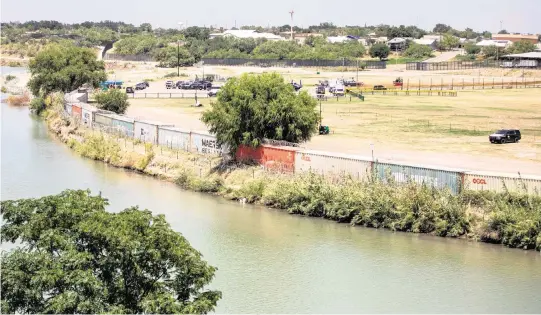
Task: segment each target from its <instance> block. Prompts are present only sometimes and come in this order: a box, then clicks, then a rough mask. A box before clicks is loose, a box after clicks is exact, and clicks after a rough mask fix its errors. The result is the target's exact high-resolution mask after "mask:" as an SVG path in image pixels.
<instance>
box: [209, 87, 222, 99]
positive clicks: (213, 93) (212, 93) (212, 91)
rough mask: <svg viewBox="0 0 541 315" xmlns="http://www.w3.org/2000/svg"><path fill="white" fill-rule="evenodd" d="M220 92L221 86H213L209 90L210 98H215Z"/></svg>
mask: <svg viewBox="0 0 541 315" xmlns="http://www.w3.org/2000/svg"><path fill="white" fill-rule="evenodd" d="M218 91H220V87H219V86H213V87H211V88H210V90H209V93H208V95H209V97H213V96H216V95H217V94H218Z"/></svg>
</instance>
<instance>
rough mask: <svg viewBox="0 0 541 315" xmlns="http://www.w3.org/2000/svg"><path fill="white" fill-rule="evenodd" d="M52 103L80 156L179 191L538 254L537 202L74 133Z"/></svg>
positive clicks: (540, 204) (53, 120) (51, 114)
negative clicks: (275, 169)
mask: <svg viewBox="0 0 541 315" xmlns="http://www.w3.org/2000/svg"><path fill="white" fill-rule="evenodd" d="M61 103H62V100H61V98H58V99H56V100H55V101H54V102H53V108H52V109H50V110H49V111H48V113H47V114H46V121H47V125H48V126H49V129H50V130H51V131H53V132H54V133H55V134H56V135H57V136H58V137H59V138H60V139H61V140H62V142H64V143H66V144H67V145H68V146H69V147H70V148H72V149H73V150H75V151H76V152H78V153H79V154H80V155H81V156H84V157H88V158H91V159H94V160H99V161H103V162H106V163H109V164H111V165H114V166H117V167H122V168H126V169H131V170H135V171H138V172H142V173H144V174H148V175H151V176H155V177H158V178H161V179H163V180H167V181H171V182H174V183H176V184H177V185H179V186H181V187H182V188H184V189H188V190H192V191H199V192H206V193H211V194H215V195H219V196H223V197H225V198H227V199H230V200H240V201H242V202H247V203H257V204H262V205H265V206H268V207H273V208H277V209H281V210H285V211H287V212H288V213H291V214H301V215H307V216H313V217H323V218H326V219H329V220H334V221H337V222H341V223H350V224H353V225H362V226H366V227H374V228H386V229H390V230H393V231H403V232H413V233H427V234H431V235H437V236H445V237H457V238H467V239H470V240H475V241H482V242H490V243H497V244H504V245H507V246H509V247H515V248H523V249H535V250H541V232H540V231H541V197H540V196H526V195H517V194H509V193H507V194H496V193H491V192H481V193H480V192H465V193H462V194H460V195H458V196H455V195H452V193H451V192H450V191H447V190H435V189H432V188H430V187H425V186H421V185H418V184H416V183H413V182H411V183H408V184H406V185H399V184H397V183H393V182H391V183H390V184H389V183H382V182H380V181H378V180H376V179H374V180H371V181H369V182H359V181H356V180H353V179H350V178H341V179H338V180H334V181H332V182H331V181H328V180H327V179H324V178H322V177H321V176H319V175H316V174H309V173H305V174H295V175H284V174H276V173H271V172H267V171H264V170H263V169H261V168H260V167H258V166H246V165H240V164H235V163H232V162H231V163H225V162H224V161H222V160H221V159H220V158H219V157H207V156H201V155H197V154H193V153H187V152H184V151H176V150H170V149H167V148H163V147H156V146H152V145H150V144H143V143H140V142H138V141H132V140H131V139H127V138H123V137H119V136H113V135H110V134H105V133H101V132H99V131H91V130H87V129H83V128H80V127H79V126H77V125H76V124H74V123H73V122H72V121H71V120H69V119H66V118H64V117H63V115H62V114H61V111H62V108H61Z"/></svg>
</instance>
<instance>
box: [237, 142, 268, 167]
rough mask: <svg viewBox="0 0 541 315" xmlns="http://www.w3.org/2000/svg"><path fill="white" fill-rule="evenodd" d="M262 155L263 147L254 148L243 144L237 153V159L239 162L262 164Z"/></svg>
mask: <svg viewBox="0 0 541 315" xmlns="http://www.w3.org/2000/svg"><path fill="white" fill-rule="evenodd" d="M261 153H262V150H261V147H257V148H252V147H249V146H246V145H243V144H241V145H240V146H239V147H238V149H237V152H236V153H235V157H236V158H237V160H238V161H256V162H258V163H261V155H262V154H261Z"/></svg>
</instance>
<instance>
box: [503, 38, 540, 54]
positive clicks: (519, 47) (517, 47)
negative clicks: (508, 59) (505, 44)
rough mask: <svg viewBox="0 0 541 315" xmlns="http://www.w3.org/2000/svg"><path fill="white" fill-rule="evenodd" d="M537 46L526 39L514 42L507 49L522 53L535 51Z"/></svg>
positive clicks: (510, 51)
mask: <svg viewBox="0 0 541 315" xmlns="http://www.w3.org/2000/svg"><path fill="white" fill-rule="evenodd" d="M535 48H536V47H535V44H533V43H531V42H529V41H526V40H521V41H518V42H515V43H513V45H511V47H509V48H508V49H507V52H508V53H510V54H522V53H527V52H531V51H534V50H535Z"/></svg>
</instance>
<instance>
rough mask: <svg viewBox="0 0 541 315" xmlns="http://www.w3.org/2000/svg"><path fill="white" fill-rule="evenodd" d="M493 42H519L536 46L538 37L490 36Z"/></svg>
mask: <svg viewBox="0 0 541 315" xmlns="http://www.w3.org/2000/svg"><path fill="white" fill-rule="evenodd" d="M492 39H493V40H508V41H510V42H513V43H516V42H519V41H521V40H524V41H527V42H530V43H532V44H537V43H538V42H539V37H538V35H532V34H527V35H524V34H492Z"/></svg>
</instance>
